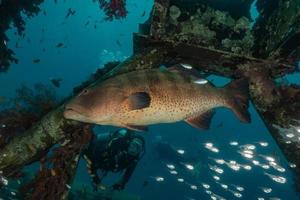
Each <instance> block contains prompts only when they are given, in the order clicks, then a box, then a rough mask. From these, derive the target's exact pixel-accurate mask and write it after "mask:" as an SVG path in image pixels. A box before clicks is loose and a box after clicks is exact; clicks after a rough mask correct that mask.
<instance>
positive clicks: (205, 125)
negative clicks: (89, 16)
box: [185, 110, 215, 129]
mask: <svg viewBox="0 0 300 200" xmlns="http://www.w3.org/2000/svg"><path fill="white" fill-rule="evenodd" d="M214 114H215V112H214V111H211V110H210V111H207V112H205V113H202V114H201V115H198V116H196V117H191V118H188V119H186V120H185V122H187V123H188V124H190V125H191V126H193V127H195V128H201V129H209V126H210V122H211V119H212V117H213V115H214Z"/></svg>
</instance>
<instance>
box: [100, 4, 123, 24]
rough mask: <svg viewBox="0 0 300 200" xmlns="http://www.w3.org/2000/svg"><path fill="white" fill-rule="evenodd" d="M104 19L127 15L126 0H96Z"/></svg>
mask: <svg viewBox="0 0 300 200" xmlns="http://www.w3.org/2000/svg"><path fill="white" fill-rule="evenodd" d="M98 2H99V4H100V8H101V9H103V11H104V12H105V15H106V18H105V19H106V20H109V21H111V20H113V19H121V18H125V17H126V16H127V10H126V0H98Z"/></svg>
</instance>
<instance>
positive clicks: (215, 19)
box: [166, 5, 254, 55]
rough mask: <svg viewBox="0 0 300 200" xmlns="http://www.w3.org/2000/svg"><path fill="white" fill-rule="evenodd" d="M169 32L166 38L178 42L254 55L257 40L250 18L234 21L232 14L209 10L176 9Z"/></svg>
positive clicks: (170, 12) (169, 25) (172, 10)
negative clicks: (252, 52)
mask: <svg viewBox="0 0 300 200" xmlns="http://www.w3.org/2000/svg"><path fill="white" fill-rule="evenodd" d="M166 29H167V32H168V35H167V36H166V37H167V38H170V37H171V38H173V40H174V41H181V42H185V43H186V42H188V43H192V44H200V45H205V46H208V47H211V48H217V49H222V50H226V51H231V52H233V53H237V54H243V55H251V48H252V46H253V40H254V38H253V35H252V33H251V26H250V21H249V19H248V18H246V17H240V18H238V19H234V18H233V17H232V16H230V14H229V13H228V12H223V11H219V10H215V9H213V8H211V7H208V6H202V7H200V8H198V9H197V10H196V11H195V12H194V13H190V12H187V11H186V10H184V9H182V10H181V9H180V8H179V7H176V6H175V5H172V6H171V7H170V9H169V22H168V24H167V27H166Z"/></svg>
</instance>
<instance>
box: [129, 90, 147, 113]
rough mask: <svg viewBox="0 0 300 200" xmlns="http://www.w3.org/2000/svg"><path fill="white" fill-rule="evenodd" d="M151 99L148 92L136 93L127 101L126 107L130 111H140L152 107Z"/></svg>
mask: <svg viewBox="0 0 300 200" xmlns="http://www.w3.org/2000/svg"><path fill="white" fill-rule="evenodd" d="M150 103H151V97H150V95H149V93H147V92H135V93H132V94H130V95H129V96H128V97H127V98H126V99H125V104H126V105H125V106H126V107H127V108H128V109H129V110H139V109H143V108H147V107H149V106H150Z"/></svg>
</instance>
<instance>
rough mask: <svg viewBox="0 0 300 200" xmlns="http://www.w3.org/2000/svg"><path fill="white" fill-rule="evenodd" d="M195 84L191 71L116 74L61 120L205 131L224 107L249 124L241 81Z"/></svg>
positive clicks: (81, 96)
mask: <svg viewBox="0 0 300 200" xmlns="http://www.w3.org/2000/svg"><path fill="white" fill-rule="evenodd" d="M199 78H200V77H199V76H198V75H197V74H195V73H194V72H192V71H191V70H182V69H178V68H172V69H168V70H164V71H162V70H159V69H150V70H140V71H134V72H130V73H127V74H121V75H118V76H115V77H112V78H110V79H108V80H106V81H104V82H102V83H99V84H97V85H95V86H93V87H90V88H87V89H85V90H83V91H82V92H81V93H80V94H79V95H77V96H76V97H75V98H74V99H73V100H72V101H71V102H69V103H68V104H67V105H66V109H65V112H64V116H65V117H66V118H68V119H74V120H78V121H83V122H88V123H95V124H100V125H113V126H120V127H126V128H129V129H134V130H145V126H147V125H150V124H157V123H172V122H177V121H181V120H185V121H186V122H187V123H189V124H190V125H192V126H194V127H196V128H204V129H207V128H209V124H210V121H211V118H212V116H213V112H212V110H213V109H214V108H216V107H227V108H229V109H231V110H232V111H233V112H234V113H235V115H236V116H237V117H238V118H239V119H240V120H241V121H242V122H250V115H249V113H248V84H247V81H245V80H235V81H233V82H231V83H230V84H228V85H227V86H225V87H224V88H216V87H214V86H213V85H212V84H210V83H209V82H207V81H204V80H203V79H201V80H199Z"/></svg>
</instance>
